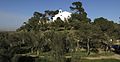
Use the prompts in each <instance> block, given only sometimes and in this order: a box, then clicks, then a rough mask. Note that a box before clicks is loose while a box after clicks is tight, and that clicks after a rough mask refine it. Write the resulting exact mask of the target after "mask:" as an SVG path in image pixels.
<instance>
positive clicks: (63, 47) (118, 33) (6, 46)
mask: <svg viewBox="0 0 120 62" xmlns="http://www.w3.org/2000/svg"><path fill="white" fill-rule="evenodd" d="M70 9H71V10H73V11H74V13H73V14H72V17H71V18H70V19H69V20H68V22H67V21H65V22H63V21H61V20H60V19H58V20H56V21H55V22H50V20H51V19H50V18H51V17H53V16H54V15H55V14H57V13H58V10H55V11H50V10H46V11H45V13H44V14H42V13H39V12H34V14H33V16H32V17H31V18H30V19H29V20H28V21H27V22H24V25H22V26H21V27H20V28H18V29H17V30H16V32H0V61H1V62H3V61H4V62H12V59H13V57H15V55H18V54H26V55H27V54H28V55H36V56H38V57H39V58H40V57H41V56H42V57H45V58H46V59H47V60H49V61H52V62H67V61H68V62H70V61H71V62H78V61H79V60H81V57H84V56H89V55H91V54H92V53H94V54H99V53H101V51H104V52H108V51H111V46H112V45H113V43H114V42H115V40H118V39H120V24H118V23H114V22H113V21H110V20H108V19H106V18H103V17H100V18H96V19H95V20H94V22H91V20H90V19H89V18H88V17H87V13H86V12H85V10H84V8H83V7H82V3H81V2H73V3H72V6H71V7H70ZM49 17H50V18H49ZM111 39H112V40H111ZM66 58H71V59H66ZM65 60H66V61H65ZM69 60H70V61H69ZM44 61H46V60H44ZM105 61H106V60H100V61H98V62H105ZM110 61H113V62H114V61H117V60H112V59H111V60H110ZM83 62H93V61H87V60H83ZM96 62H97V61H96Z"/></svg>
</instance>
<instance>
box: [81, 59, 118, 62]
mask: <svg viewBox="0 0 120 62" xmlns="http://www.w3.org/2000/svg"><path fill="white" fill-rule="evenodd" d="M80 62H120V60H116V59H101V60H81V61H80Z"/></svg>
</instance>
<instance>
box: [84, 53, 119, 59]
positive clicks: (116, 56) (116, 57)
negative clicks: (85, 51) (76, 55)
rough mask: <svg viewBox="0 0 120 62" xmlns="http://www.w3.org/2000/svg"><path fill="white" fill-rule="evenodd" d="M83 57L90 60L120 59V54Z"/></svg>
mask: <svg viewBox="0 0 120 62" xmlns="http://www.w3.org/2000/svg"><path fill="white" fill-rule="evenodd" d="M83 59H89V60H95V59H117V60H120V55H117V54H114V55H112V56H99V57H83Z"/></svg>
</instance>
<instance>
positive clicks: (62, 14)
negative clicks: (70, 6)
mask: <svg viewBox="0 0 120 62" xmlns="http://www.w3.org/2000/svg"><path fill="white" fill-rule="evenodd" d="M71 14H72V13H70V12H67V11H62V10H61V9H60V10H59V13H58V14H56V15H55V16H54V17H53V22H54V21H55V20H57V18H60V19H61V20H62V21H65V20H66V21H68V19H69V18H70V17H71Z"/></svg>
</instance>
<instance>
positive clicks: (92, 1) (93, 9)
mask: <svg viewBox="0 0 120 62" xmlns="http://www.w3.org/2000/svg"><path fill="white" fill-rule="evenodd" d="M75 1H81V2H82V4H83V7H84V9H85V11H86V12H87V14H88V17H89V18H91V19H92V20H94V19H95V18H98V17H104V18H107V19H108V20H112V21H114V22H119V21H120V19H119V17H120V7H119V6H120V0H0V30H7V31H11V30H15V29H17V28H19V27H20V26H21V25H23V22H26V21H27V20H28V19H29V18H30V17H32V14H33V13H34V12H35V11H38V12H44V11H45V10H57V9H62V10H63V11H69V12H71V10H70V8H69V7H70V6H71V4H72V2H75Z"/></svg>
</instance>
